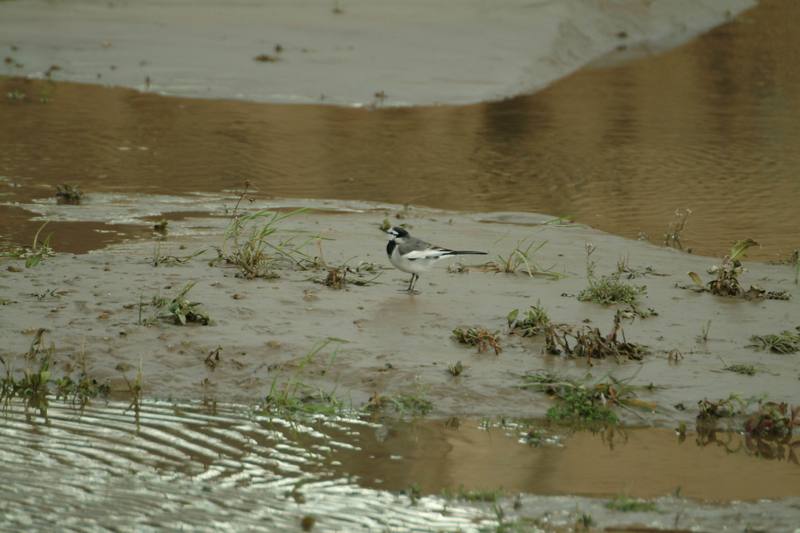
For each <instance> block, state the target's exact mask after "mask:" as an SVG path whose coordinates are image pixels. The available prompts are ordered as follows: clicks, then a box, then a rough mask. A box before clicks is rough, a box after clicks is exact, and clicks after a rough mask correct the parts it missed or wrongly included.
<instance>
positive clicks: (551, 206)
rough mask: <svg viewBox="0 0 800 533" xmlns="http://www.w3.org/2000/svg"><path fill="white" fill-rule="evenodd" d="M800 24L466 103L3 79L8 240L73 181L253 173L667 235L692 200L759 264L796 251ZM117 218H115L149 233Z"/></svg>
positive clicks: (332, 193)
mask: <svg viewBox="0 0 800 533" xmlns="http://www.w3.org/2000/svg"><path fill="white" fill-rule="evenodd" d="M798 16H800V6H799V5H798V4H797V3H796V2H791V1H779V0H770V1H764V2H760V3H759V5H758V6H757V7H756V8H754V9H752V10H750V11H747V12H745V13H744V14H742V15H740V16H739V17H737V18H736V19H734V20H733V21H731V22H730V23H727V24H725V25H723V26H721V27H719V28H717V29H715V30H713V31H711V32H709V33H708V34H705V35H702V36H700V37H698V38H697V39H695V40H693V41H691V42H690V43H688V44H686V45H684V46H681V47H679V48H677V49H675V50H672V51H668V52H665V53H662V54H659V55H656V56H653V57H645V58H640V59H636V60H633V61H630V62H623V63H621V64H609V63H614V61H616V58H617V56H612V57H610V58H607V60H606V63H604V64H605V66H601V65H600V64H599V63H598V64H597V65H596V66H595V67H594V68H588V69H583V70H582V71H580V72H578V73H576V74H574V75H572V76H569V77H567V78H565V79H563V80H560V81H558V82H556V83H554V84H553V85H552V86H550V87H549V88H547V89H545V90H543V91H541V92H539V93H536V94H533V95H529V96H522V97H517V98H513V99H510V100H506V101H501V102H493V103H485V104H479V105H470V106H463V107H445V106H443V107H417V108H406V109H386V108H380V106H378V108H376V109H371V110H370V109H352V108H339V107H333V106H322V105H319V106H316V105H264V104H256V103H247V102H241V101H237V102H234V101H224V100H204V99H185V98H165V97H161V96H157V95H155V94H151V93H147V92H144V93H140V92H135V91H132V90H125V89H110V88H102V87H97V86H92V85H81V84H73V83H65V82H58V81H51V80H45V81H31V80H21V79H13V78H0V94H2V95H5V97H4V98H3V99H2V102H0V122H1V123H2V125H3V126H2V128H0V143H1V144H2V145H3V151H2V153H1V154H0V176H2V178H0V194H2V196H0V199H1V200H2V202H3V204H4V206H3V207H0V234H2V235H0V238H2V239H5V240H11V241H14V242H28V240H29V239H30V238H31V236H32V235H33V233H34V232H35V229H36V227H37V226H38V224H39V223H40V222H41V221H34V222H29V223H27V224H20V223H19V220H18V214H17V213H15V212H12V208H11V207H9V206H14V205H17V202H21V203H22V204H27V203H30V202H31V201H32V200H34V199H39V200H40V201H44V199H47V198H52V196H53V194H54V187H55V186H56V185H57V184H60V183H74V184H77V185H79V186H80V187H81V189H82V190H83V191H85V192H86V193H87V194H88V195H89V197H91V196H92V195H94V194H101V193H102V194H108V193H114V194H128V193H146V194H153V195H163V194H167V195H170V194H180V195H185V194H188V193H195V192H198V191H200V192H211V193H219V192H221V191H224V190H228V189H231V188H235V187H238V186H240V185H241V183H242V182H243V181H244V180H250V181H251V182H252V183H253V185H254V186H255V188H257V189H258V191H259V194H260V195H261V196H262V197H273V196H274V197H299V198H305V197H311V198H336V199H360V200H368V201H378V202H391V203H394V204H405V203H410V204H418V205H427V206H432V207H437V208H445V209H455V210H468V211H483V212H486V211H526V212H541V213H549V214H551V215H559V216H560V215H570V216H573V217H574V218H575V219H576V220H578V221H580V222H584V223H587V224H589V225H591V226H593V227H597V228H600V229H602V230H605V231H608V232H611V233H615V234H619V235H623V236H626V237H634V238H635V237H638V236H642V237H643V238H649V239H650V240H651V241H653V242H657V243H660V242H661V241H662V239H663V235H664V233H665V232H666V230H667V227H668V224H669V223H670V222H671V221H672V220H673V213H674V211H675V210H676V209H678V208H689V209H691V210H692V215H691V217H690V219H689V222H688V225H687V228H686V230H685V232H684V234H683V241H684V243H685V245H686V246H687V247H690V248H692V249H693V250H694V251H695V252H698V253H703V254H711V255H719V254H722V253H723V252H724V251H726V250H727V248H728V246H729V245H730V243H731V242H733V241H736V240H738V239H742V238H747V237H749V238H753V239H755V240H756V241H758V242H759V243H761V244H762V247H761V248H760V249H757V250H754V251H753V252H752V253H751V257H760V258H763V259H772V258H777V257H782V258H785V257H787V256H788V255H789V253H791V251H792V250H794V249H796V248H797V246H798V242H797V228H796V222H795V218H796V217H795V214H796V205H797V203H798V201H799V200H800V180H798V179H797V176H798V173H799V172H800V155H798V154H800V152H798V151H797V150H796V146H795V140H796V139H797V138H798V137H800V100H799V99H798V95H800V73H799V71H798V69H797V67H796V62H795V60H794V51H795V50H796V49H797V48H798V47H800V41H799V39H800V34H798V32H796V31H794V29H793V27H792V26H791V25H792V21H794V20H796V19H797V17H798ZM623 48H624V47H623ZM22 52H23V51H20V53H22ZM626 53H627V51H625V50H621V51H620V52H619V54H620V56H619V57H623V56H624V55H625V54H626ZM12 55H13V54H12ZM8 68H11V67H8ZM6 74H13V68H12V70H7V71H6ZM52 79H53V80H57V79H58V71H55V73H54V74H53V75H52ZM398 184H402V186H398ZM119 224H120V222H117V223H116V225H115V226H113V227H110V228H105V229H106V230H111V231H117V230H119V231H121V232H123V233H127V234H131V233H133V234H135V233H136V232H135V231H133V232H131V231H130V228H126V227H124V226H121V225H119ZM51 229H52V230H54V231H55V232H56V234H55V236H54V239H53V244H54V245H55V246H56V248H57V249H59V250H63V251H78V250H85V249H87V248H88V247H92V246H101V245H102V244H104V243H105V242H106V241H105V240H104V239H98V238H96V232H94V231H91V230H93V229H94V228H87V233H86V235H87V237H86V240H85V241H83V242H78V240H77V239H74V238H71V237H69V236H65V237H64V238H59V233H61V232H64V233H65V234H70V229H69V228H64V229H63V230H62V229H61V228H60V226H59V225H58V224H54V225H53V227H52V228H51ZM90 243H91V244H90Z"/></svg>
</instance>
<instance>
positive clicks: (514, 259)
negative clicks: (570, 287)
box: [482, 240, 564, 279]
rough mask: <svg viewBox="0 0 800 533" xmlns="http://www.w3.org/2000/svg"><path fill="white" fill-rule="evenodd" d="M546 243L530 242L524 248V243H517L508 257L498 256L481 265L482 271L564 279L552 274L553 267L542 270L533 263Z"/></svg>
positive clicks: (554, 273)
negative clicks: (537, 253) (521, 273)
mask: <svg viewBox="0 0 800 533" xmlns="http://www.w3.org/2000/svg"><path fill="white" fill-rule="evenodd" d="M545 244H547V241H542V242H541V243H538V244H537V243H536V242H535V241H531V242H530V243H529V244H527V246H526V241H524V240H523V241H519V242H517V244H516V246H515V247H514V249H513V250H511V252H509V253H508V255H505V256H503V255H498V256H497V259H496V260H495V261H489V262H488V263H485V264H484V265H483V267H482V268H483V269H484V270H487V271H491V272H499V273H505V274H516V273H517V272H523V273H525V274H527V275H528V276H529V277H534V276H541V277H545V278H550V279H561V278H563V277H564V275H563V274H561V273H559V272H553V267H552V266H551V267H549V268H542V267H540V266H539V265H538V264H537V263H536V262H535V261H534V258H533V256H534V254H536V252H538V251H539V250H541V249H542V247H544V245H545Z"/></svg>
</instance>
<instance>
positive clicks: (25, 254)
mask: <svg viewBox="0 0 800 533" xmlns="http://www.w3.org/2000/svg"><path fill="white" fill-rule="evenodd" d="M47 224H48V222H45V223H44V224H42V225H41V226H39V229H38V230H37V231H36V234H35V235H34V236H33V243H32V244H31V245H30V246H18V247H15V248H12V249H10V250H7V251H4V252H2V253H0V257H11V258H14V259H24V260H25V268H33V267H35V266H37V265H38V264H39V263H41V262H42V261H44V259H45V258H46V257H52V256H54V255H56V253H55V252H54V251H53V248H51V247H50V237H52V235H53V234H52V233H50V234H48V235H47V237H45V238H44V239H41V240H40V238H39V237H40V235H41V233H42V230H43V229H44V227H45V226H46V225H47Z"/></svg>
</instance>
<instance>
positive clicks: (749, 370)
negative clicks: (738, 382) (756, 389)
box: [722, 365, 757, 376]
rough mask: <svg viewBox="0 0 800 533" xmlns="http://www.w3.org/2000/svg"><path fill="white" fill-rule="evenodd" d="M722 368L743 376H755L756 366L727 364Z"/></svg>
mask: <svg viewBox="0 0 800 533" xmlns="http://www.w3.org/2000/svg"><path fill="white" fill-rule="evenodd" d="M722 370H726V371H728V372H735V373H736V374H742V375H744V376H755V375H756V372H757V370H756V367H754V366H753V365H729V366H726V367H725V368H723V369H722Z"/></svg>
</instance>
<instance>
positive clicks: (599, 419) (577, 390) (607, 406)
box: [521, 371, 655, 425]
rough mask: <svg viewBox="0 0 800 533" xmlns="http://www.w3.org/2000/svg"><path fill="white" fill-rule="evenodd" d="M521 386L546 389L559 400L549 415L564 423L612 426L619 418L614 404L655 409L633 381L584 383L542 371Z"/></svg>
mask: <svg viewBox="0 0 800 533" xmlns="http://www.w3.org/2000/svg"><path fill="white" fill-rule="evenodd" d="M522 379H523V384H522V385H521V388H524V389H533V390H537V391H541V392H545V393H547V394H549V395H550V396H553V397H555V398H556V399H557V403H556V405H554V406H553V407H551V408H550V409H548V411H547V418H548V419H550V420H552V421H554V422H557V423H560V424H577V425H598V424H599V425H612V424H616V423H617V422H618V421H619V419H618V417H617V415H616V413H615V412H614V411H613V409H612V407H619V408H622V409H626V410H628V409H630V408H632V407H638V408H644V409H648V410H653V409H654V408H655V405H654V404H652V403H650V402H644V401H641V400H639V399H637V398H636V393H635V390H634V387H632V386H630V385H628V383H627V381H629V380H624V381H623V380H617V379H615V378H610V379H609V381H598V382H596V383H594V384H591V383H582V382H579V381H576V380H573V379H569V378H566V377H563V376H560V375H558V374H555V373H552V372H548V371H539V372H534V373H530V374H526V375H524V376H523V377H522Z"/></svg>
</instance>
